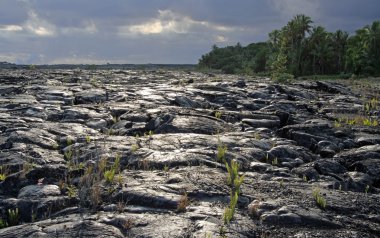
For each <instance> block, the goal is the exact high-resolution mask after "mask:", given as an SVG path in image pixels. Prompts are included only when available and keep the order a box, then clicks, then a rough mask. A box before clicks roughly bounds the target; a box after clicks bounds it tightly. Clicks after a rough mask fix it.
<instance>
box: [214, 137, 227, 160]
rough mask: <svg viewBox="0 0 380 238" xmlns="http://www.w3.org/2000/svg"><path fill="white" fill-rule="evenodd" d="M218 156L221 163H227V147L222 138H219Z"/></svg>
mask: <svg viewBox="0 0 380 238" xmlns="http://www.w3.org/2000/svg"><path fill="white" fill-rule="evenodd" d="M217 150H218V151H217V154H216V159H217V161H218V162H219V163H225V162H226V153H227V146H226V145H224V144H223V143H222V142H221V140H220V138H219V137H218V147H217Z"/></svg>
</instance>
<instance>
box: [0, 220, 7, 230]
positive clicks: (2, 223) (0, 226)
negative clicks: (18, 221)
mask: <svg viewBox="0 0 380 238" xmlns="http://www.w3.org/2000/svg"><path fill="white" fill-rule="evenodd" d="M6 227H8V222H7V221H4V220H3V219H1V218H0V229H3V228H6Z"/></svg>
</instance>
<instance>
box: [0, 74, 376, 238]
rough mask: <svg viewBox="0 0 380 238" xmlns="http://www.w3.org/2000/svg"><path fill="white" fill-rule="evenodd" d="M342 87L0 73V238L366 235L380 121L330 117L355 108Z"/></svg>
mask: <svg viewBox="0 0 380 238" xmlns="http://www.w3.org/2000/svg"><path fill="white" fill-rule="evenodd" d="M343 83H344V84H346V83H349V82H343ZM344 84H338V83H335V82H334V83H331V82H327V81H326V82H325V81H323V82H313V81H296V82H295V83H293V84H289V85H279V84H273V83H272V82H271V80H270V79H268V78H253V77H245V78H244V79H241V78H238V77H236V76H233V75H211V74H210V75H208V74H202V73H199V72H181V71H164V70H157V71H155V70H134V69H130V70H105V71H103V70H90V71H87V70H70V69H67V70H34V71H30V70H29V71H28V70H13V71H8V70H4V71H0V95H1V97H0V150H1V153H0V166H1V167H0V175H1V177H0V178H1V180H0V219H1V220H2V221H6V222H7V223H8V225H11V226H10V227H7V228H3V229H0V237H209V236H210V235H211V236H212V237H217V236H225V237H236V238H238V237H239V238H241V237H265V236H266V237H311V236H313V237H330V236H334V237H351V236H357V237H376V236H377V235H378V234H379V233H380V230H379V226H378V223H379V218H378V215H377V214H378V213H379V212H380V207H379V203H378V201H379V199H380V198H379V193H380V183H379V182H380V179H379V176H380V174H379V158H380V150H379V148H378V147H379V146H378V144H379V143H378V139H379V138H378V136H377V135H378V134H379V130H378V127H376V126H372V127H369V126H363V125H347V124H346V123H345V122H344V121H342V120H340V118H341V117H344V116H345V114H347V113H348V112H350V113H358V114H360V115H366V114H365V113H364V111H363V101H362V97H359V96H358V95H356V94H355V93H353V92H352V91H351V90H350V87H349V86H346V85H344ZM339 93H340V94H339ZM365 94H366V93H363V97H364V98H370V95H365ZM338 112H339V113H343V115H341V114H336V113H338ZM371 115H372V120H375V119H376V120H379V118H378V114H376V113H375V112H371ZM339 120H340V121H341V122H342V123H341V125H336V124H337V123H335V121H339ZM233 160H235V161H236V162H237V163H238V165H239V175H240V176H243V175H244V180H243V183H242V185H241V187H240V191H239V196H238V201H237V205H236V207H235V213H234V216H233V219H232V220H231V222H230V223H229V224H224V222H223V214H224V212H225V210H226V207H228V206H229V204H230V200H231V197H230V195H231V184H228V183H227V181H228V177H229V175H228V171H227V169H226V163H230V162H231V161H233ZM317 187H318V188H319V189H320V196H321V197H322V198H324V199H326V203H327V205H326V207H324V208H323V207H322V206H321V205H318V203H317V201H316V199H315V197H314V196H313V191H315V189H316V188H317ZM17 209H18V215H17V214H16V211H17ZM11 214H14V216H13V218H17V219H16V220H15V219H13V218H12V216H11ZM247 214H248V215H249V216H247ZM12 219H13V220H12Z"/></svg>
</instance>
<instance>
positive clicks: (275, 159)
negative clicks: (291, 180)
mask: <svg viewBox="0 0 380 238" xmlns="http://www.w3.org/2000/svg"><path fill="white" fill-rule="evenodd" d="M272 165H274V166H276V165H278V159H277V158H274V159H273V160H272Z"/></svg>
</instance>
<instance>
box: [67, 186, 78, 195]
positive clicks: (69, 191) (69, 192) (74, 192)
mask: <svg viewBox="0 0 380 238" xmlns="http://www.w3.org/2000/svg"><path fill="white" fill-rule="evenodd" d="M66 189H67V196H69V198H75V197H76V196H77V194H78V190H77V188H76V187H75V186H74V185H68V186H67V187H66Z"/></svg>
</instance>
